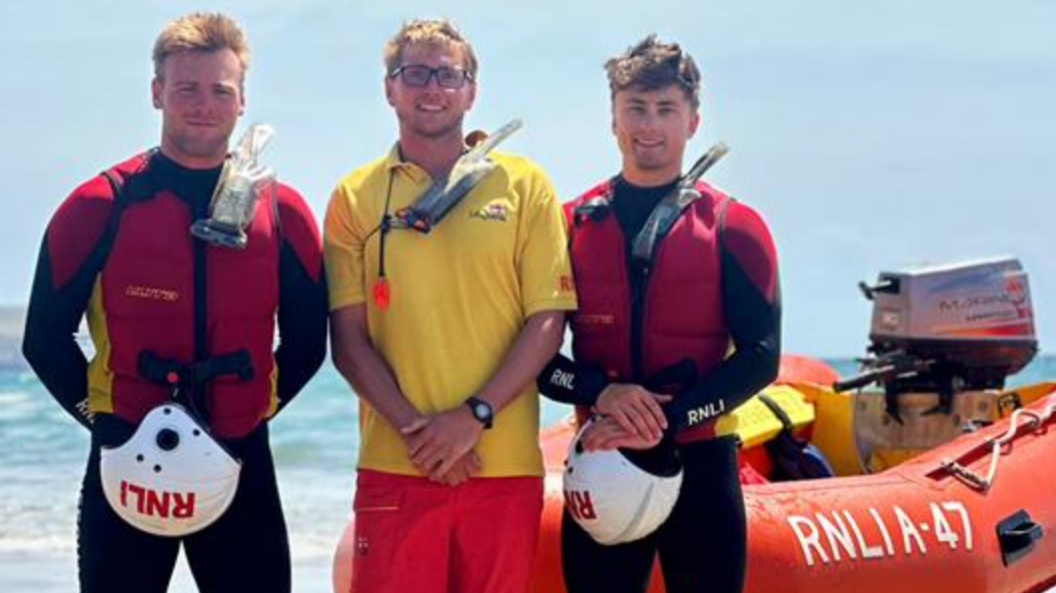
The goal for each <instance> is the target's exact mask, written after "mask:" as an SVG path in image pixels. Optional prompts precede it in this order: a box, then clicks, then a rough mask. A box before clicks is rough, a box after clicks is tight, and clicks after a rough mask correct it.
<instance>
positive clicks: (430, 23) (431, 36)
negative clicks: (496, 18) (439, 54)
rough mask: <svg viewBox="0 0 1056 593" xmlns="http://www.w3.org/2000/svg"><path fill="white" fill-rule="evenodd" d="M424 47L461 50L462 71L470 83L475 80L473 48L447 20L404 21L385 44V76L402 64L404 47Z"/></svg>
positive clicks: (475, 57)
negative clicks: (456, 48) (443, 47)
mask: <svg viewBox="0 0 1056 593" xmlns="http://www.w3.org/2000/svg"><path fill="white" fill-rule="evenodd" d="M417 44H425V45H453V46H456V47H461V48H462V57H463V60H464V61H465V63H464V64H462V67H463V68H465V70H466V74H468V75H469V78H470V80H476V78H477V56H476V54H474V53H473V46H472V45H470V44H469V41H468V40H467V39H466V38H465V37H464V36H463V35H462V33H461V32H460V31H459V30H458V27H456V26H455V24H454V23H453V22H451V21H449V20H447V19H414V20H411V21H407V22H405V23H404V24H403V26H402V27H400V30H399V31H397V32H396V34H395V35H393V36H392V39H389V41H388V42H386V43H385V50H384V61H385V72H386V74H392V73H393V72H394V71H395V70H396V69H397V68H399V67H400V62H401V61H402V60H403V52H404V51H405V50H406V49H407V46H410V45H417Z"/></svg>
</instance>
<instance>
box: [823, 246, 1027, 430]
mask: <svg viewBox="0 0 1056 593" xmlns="http://www.w3.org/2000/svg"><path fill="white" fill-rule="evenodd" d="M859 286H860V288H861V289H862V293H863V294H864V295H865V297H866V298H867V299H869V300H871V301H872V302H873V321H872V328H871V331H870V333H869V340H870V345H869V347H868V353H869V356H867V357H866V358H865V359H862V360H860V361H859V362H860V367H861V372H860V373H859V374H858V375H855V376H853V377H850V378H848V379H846V380H841V381H837V382H836V383H835V384H834V385H833V389H835V390H836V391H846V390H849V389H855V388H860V387H864V386H866V385H869V384H871V383H877V384H879V385H880V386H882V387H883V388H884V391H885V393H886V395H887V413H888V415H889V416H891V417H892V418H893V419H895V420H896V421H898V422H901V417H900V416H899V406H898V396H899V394H903V393H920V392H930V393H937V394H938V395H939V400H938V405H936V406H935V407H934V408H932V409H931V410H928V411H927V412H926V413H937V412H944V413H947V414H948V413H950V409H951V403H952V400H953V396H954V394H956V393H959V392H962V391H976V390H985V389H1002V388H1003V387H1004V384H1005V379H1006V378H1007V377H1008V376H1009V375H1012V374H1014V373H1016V372H1018V371H1019V370H1020V369H1022V368H1023V367H1024V366H1026V365H1027V364H1028V363H1029V362H1030V361H1031V359H1033V358H1034V356H1035V354H1036V353H1037V351H1038V341H1037V337H1036V335H1035V329H1034V310H1033V307H1032V305H1031V301H1030V287H1029V283H1028V281H1027V274H1026V272H1025V271H1024V270H1023V266H1022V265H1020V263H1019V260H1017V259H1015V258H999V259H990V260H982V261H970V262H962V263H955V264H949V265H937V266H928V267H921V268H916V269H909V270H905V271H896V272H881V273H880V276H879V278H878V280H877V282H876V283H875V284H873V285H871V286H870V285H867V284H865V283H864V282H862V283H860V284H859Z"/></svg>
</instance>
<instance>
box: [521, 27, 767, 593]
mask: <svg viewBox="0 0 1056 593" xmlns="http://www.w3.org/2000/svg"><path fill="white" fill-rule="evenodd" d="M606 69H607V71H608V77H609V86H610V89H611V92H612V130H613V133H614V135H615V136H616V141H617V144H618V145H619V149H620V153H621V154H622V157H623V164H622V168H621V170H620V173H619V174H617V175H616V176H614V177H613V178H611V179H608V180H606V181H604V182H602V183H601V184H599V185H597V186H596V187H594V188H592V189H590V190H588V191H587V192H586V193H584V194H583V195H582V196H580V197H579V198H577V199H576V200H574V201H572V202H571V203H569V204H567V205H566V214H567V217H568V221H569V234H570V250H571V255H572V266H573V271H574V274H575V282H576V289H577V293H578V295H579V310H578V311H577V312H576V313H575V315H573V316H572V320H571V328H572V334H573V340H574V341H573V355H574V358H575V362H573V361H571V360H569V359H567V358H564V357H561V356H558V357H557V358H555V359H554V360H553V361H551V363H550V365H549V366H548V367H547V368H546V369H544V371H543V373H542V374H541V375H540V381H539V382H540V388H541V390H542V391H543V393H544V394H546V395H548V396H550V397H551V398H553V399H557V400H559V401H564V402H567V403H572V404H576V405H577V406H579V409H580V412H581V413H583V414H585V413H587V412H588V411H589V412H593V413H594V414H595V422H594V424H593V425H592V428H590V429H588V430H587V431H586V432H585V433H584V435H583V437H582V441H581V442H582V444H583V445H584V446H585V448H586V449H588V450H591V449H611V448H617V447H619V448H622V449H624V450H625V451H627V450H637V451H638V452H639V453H632V456H636V458H637V460H638V462H639V463H641V464H645V465H648V464H649V463H651V461H650V456H649V453H650V452H651V451H659V450H660V449H662V448H663V447H658V444H659V443H664V446H665V447H672V446H673V447H677V450H678V452H679V454H680V456H681V458H682V460H683V462H684V477H683V482H682V490H681V493H680V496H679V499H678V502H677V503H676V505H675V508H674V510H673V511H672V513H671V515H670V517H669V518H668V519H667V521H666V522H665V523H664V524H663V525H661V527H660V528H659V529H658V530H657V531H655V532H653V533H652V534H651V535H649V536H647V537H645V538H644V539H640V540H637V541H633V542H630V543H624V544H618V545H613V546H604V545H601V544H599V543H597V542H595V541H594V540H593V539H591V537H590V536H589V535H588V534H587V533H586V532H585V531H584V530H583V529H582V528H581V527H580V526H579V525H577V524H576V522H575V521H573V520H571V518H570V516H569V515H568V514H567V513H566V514H565V517H564V521H563V523H562V556H563V570H564V575H565V580H566V583H567V585H568V589H569V591H570V592H571V593H584V592H588V591H606V592H623V591H626V592H628V593H630V592H641V591H645V589H646V586H647V583H648V577H649V574H650V571H651V567H652V565H653V559H654V557H655V556H656V554H657V553H659V556H660V563H661V566H662V568H663V573H664V580H665V583H666V585H667V590H668V591H669V592H671V593H683V592H684V593H689V592H691V591H693V592H695V591H712V592H722V593H733V592H737V591H740V590H741V588H742V585H743V581H744V566H745V558H744V555H745V522H744V521H745V519H744V502H743V499H742V497H741V490H740V484H739V482H738V471H737V451H736V447H737V445H736V442H735V439H734V438H733V437H719V438H717V437H716V435H715V430H714V427H715V422H716V421H717V419H718V417H720V416H721V415H722V414H725V413H728V412H730V411H732V410H733V409H734V408H736V407H737V406H738V405H740V404H741V403H743V402H744V401H745V400H747V399H748V398H749V397H750V396H751V395H753V394H754V393H756V392H757V391H758V390H759V389H761V388H762V387H764V386H765V385H767V384H768V383H770V382H771V381H772V380H773V379H774V377H775V376H776V374H777V369H778V362H779V350H780V339H779V336H780V331H779V328H780V305H779V294H778V281H777V260H776V257H775V252H774V245H773V242H772V240H771V238H770V233H769V232H768V230H767V227H766V225H765V224H764V223H763V221H762V219H761V218H760V217H759V215H758V214H756V213H755V211H754V210H752V209H751V208H749V207H748V206H746V205H745V204H743V203H742V202H739V201H735V200H733V199H731V198H729V197H728V196H726V195H725V194H724V193H723V192H721V191H720V190H718V189H716V188H714V187H712V186H710V185H708V184H706V183H704V182H698V183H697V185H696V189H697V190H698V191H699V192H700V194H701V197H700V199H697V200H696V201H693V202H692V203H690V204H689V205H688V206H686V207H685V208H684V209H683V210H682V211H681V213H680V214H678V218H677V219H676V220H675V222H674V224H673V225H672V226H671V227H670V231H669V232H668V233H667V234H666V235H665V236H663V237H662V238H661V239H660V241H659V243H658V244H657V245H656V247H655V250H654V251H653V252H652V253H653V256H652V257H651V258H649V259H646V260H644V261H643V260H641V259H639V258H636V257H635V256H634V255H632V254H633V245H634V241H635V238H636V237H637V236H638V234H639V232H640V231H641V229H642V228H643V226H644V224H645V222H646V220H647V219H648V218H649V217H650V214H651V213H652V212H653V210H654V208H656V207H657V205H658V204H659V203H660V202H661V200H663V198H664V197H665V196H667V195H668V194H670V193H671V192H673V191H675V190H676V188H677V186H678V184H679V182H680V181H681V179H682V174H683V160H684V151H685V147H686V143H687V141H688V140H689V139H690V138H692V137H693V135H694V134H695V133H696V131H697V128H698V125H699V123H700V114H699V92H700V91H699V89H700V73H699V70H698V69H697V66H696V64H695V63H694V61H693V59H692V58H691V57H690V56H689V55H688V54H687V53H685V52H684V51H683V50H682V49H681V48H680V47H679V46H678V45H677V44H673V43H663V42H661V41H659V40H657V39H656V37H655V36H649V37H647V38H646V39H644V40H642V41H641V42H639V43H638V44H636V45H635V46H633V47H631V48H630V49H628V51H627V52H625V53H624V54H622V55H620V56H617V57H616V58H613V59H611V60H609V62H608V63H607V64H606ZM672 443H673V444H672ZM657 457H658V458H659V457H662V456H660V455H657Z"/></svg>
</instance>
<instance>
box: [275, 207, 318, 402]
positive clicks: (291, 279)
mask: <svg viewBox="0 0 1056 593" xmlns="http://www.w3.org/2000/svg"><path fill="white" fill-rule="evenodd" d="M279 221H280V222H279V224H280V225H281V229H282V237H283V240H282V247H281V253H280V255H279V258H280V259H279V311H278V328H279V347H278V348H277V349H276V350H275V365H276V366H277V367H278V388H277V389H278V398H279V409H280V410H281V409H282V408H283V407H285V406H286V405H288V404H289V403H290V401H291V400H293V398H294V397H295V396H296V395H297V394H298V393H299V392H300V391H301V389H303V388H304V386H305V385H306V384H307V383H308V380H309V379H311V378H312V376H313V375H315V372H316V371H317V370H319V367H320V366H321V365H322V364H323V360H324V359H325V358H326V328H327V319H328V307H327V291H326V278H325V275H324V274H323V259H322V243H321V240H320V237H319V229H318V227H317V226H316V224H315V219H314V218H313V217H312V213H311V211H310V210H309V209H308V206H307V204H305V202H304V200H303V199H302V198H301V197H300V196H299V195H297V194H296V193H294V192H292V190H287V191H286V192H284V193H283V194H282V195H281V196H280V200H279Z"/></svg>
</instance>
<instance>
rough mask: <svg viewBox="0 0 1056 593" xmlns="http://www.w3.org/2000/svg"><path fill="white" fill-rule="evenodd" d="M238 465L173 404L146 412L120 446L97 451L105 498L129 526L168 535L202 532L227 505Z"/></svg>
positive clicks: (237, 474)
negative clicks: (133, 431) (99, 458)
mask: <svg viewBox="0 0 1056 593" xmlns="http://www.w3.org/2000/svg"><path fill="white" fill-rule="evenodd" d="M241 469H242V465H241V463H239V461H238V460H237V459H235V458H234V457H232V456H231V454H230V453H228V452H227V450H225V449H224V447H223V446H222V445H220V443H218V442H216V440H214V439H213V437H212V436H210V435H209V432H208V431H207V430H206V429H205V428H204V427H202V425H201V424H199V423H198V421H197V420H195V419H194V417H192V416H191V415H190V414H188V413H187V411H186V410H184V409H183V408H182V407H181V406H179V405H177V404H172V403H169V404H164V405H161V406H158V407H156V408H154V409H153V410H151V411H150V413H149V414H147V415H146V417H145V418H143V422H142V423H141V424H140V425H139V428H137V429H136V432H135V434H133V435H132V438H130V439H129V440H128V442H126V443H125V444H123V445H121V446H120V447H116V448H107V447H103V449H102V453H101V461H100V467H99V470H100V473H101V475H102V480H103V492H104V493H105V494H106V500H107V501H108V502H109V503H110V506H111V507H112V508H113V509H114V512H116V513H117V514H118V515H119V516H120V517H121V518H122V519H124V520H125V521H127V522H128V523H130V524H131V525H133V526H134V527H136V528H138V529H140V530H142V531H146V532H147V533H152V534H154V535H163V536H170V537H180V536H184V535H189V534H191V533H194V532H196V531H199V530H202V529H205V528H206V527H208V526H209V525H210V524H212V523H213V522H214V521H216V520H217V519H219V518H220V516H221V515H223V514H224V511H226V510H227V507H229V506H230V505H231V501H232V500H233V499H234V497H235V491H236V490H237V489H238V476H239V472H240V471H241Z"/></svg>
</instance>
